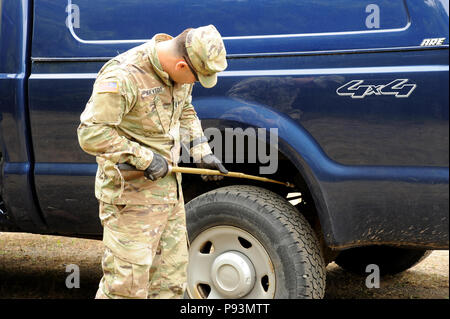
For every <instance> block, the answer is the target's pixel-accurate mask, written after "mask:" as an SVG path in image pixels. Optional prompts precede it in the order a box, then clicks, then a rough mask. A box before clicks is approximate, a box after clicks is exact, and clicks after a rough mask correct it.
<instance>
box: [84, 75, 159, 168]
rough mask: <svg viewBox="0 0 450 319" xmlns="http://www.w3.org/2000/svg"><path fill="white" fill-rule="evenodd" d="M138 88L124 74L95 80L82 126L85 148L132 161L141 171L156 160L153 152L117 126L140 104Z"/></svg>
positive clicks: (118, 160) (108, 157)
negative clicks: (128, 137)
mask: <svg viewBox="0 0 450 319" xmlns="http://www.w3.org/2000/svg"><path fill="white" fill-rule="evenodd" d="M137 92H138V90H137V87H136V85H135V84H134V83H133V81H132V80H131V79H130V78H128V77H126V76H124V75H121V74H109V75H108V74H106V75H103V76H101V77H99V78H97V80H96V81H95V83H94V89H93V92H92V95H91V98H90V99H89V101H88V103H87V105H86V108H85V110H84V111H83V113H82V114H81V117H80V120H81V123H80V125H79V127H78V130H77V133H78V141H79V143H80V146H81V148H82V149H83V150H84V151H85V152H87V153H89V154H91V155H94V156H100V157H103V158H104V159H106V160H110V161H111V162H113V163H129V164H131V165H133V166H135V167H136V168H137V169H139V170H144V169H146V168H147V167H148V166H149V165H150V163H151V161H152V160H153V152H152V151H151V150H150V149H148V148H146V147H144V146H142V145H140V144H139V143H136V142H133V141H130V140H129V139H127V138H126V137H124V136H121V135H119V133H118V131H117V126H118V125H119V124H120V123H121V122H122V118H123V116H124V115H125V114H127V113H128V112H129V111H130V110H131V108H132V107H133V105H134V104H135V103H136V98H137Z"/></svg>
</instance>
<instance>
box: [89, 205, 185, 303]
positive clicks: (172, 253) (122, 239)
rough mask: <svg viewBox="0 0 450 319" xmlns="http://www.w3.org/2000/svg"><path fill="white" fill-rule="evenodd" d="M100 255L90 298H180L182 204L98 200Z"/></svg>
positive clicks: (181, 291) (181, 279) (182, 241)
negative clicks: (98, 278) (95, 288)
mask: <svg viewBox="0 0 450 319" xmlns="http://www.w3.org/2000/svg"><path fill="white" fill-rule="evenodd" d="M100 220H101V222H102V225H103V243H104V245H105V252H104V255H103V258H102V268H103V277H102V279H101V281H100V284H99V289H98V291H97V294H96V296H95V298H97V299H102V298H114V299H116V298H140V299H145V298H155V299H169V298H182V297H183V294H184V291H185V289H186V281H187V275H186V272H187V264H188V243H187V235H186V217H185V211H184V201H183V199H182V197H181V200H180V201H178V203H177V204H161V205H160V204H155V205H146V206H140V205H112V204H107V203H104V202H101V201H100Z"/></svg>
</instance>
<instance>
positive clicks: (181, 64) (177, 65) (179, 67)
mask: <svg viewBox="0 0 450 319" xmlns="http://www.w3.org/2000/svg"><path fill="white" fill-rule="evenodd" d="M186 68H189V66H188V65H187V63H186V61H184V60H183V59H181V60H179V61H178V62H176V63H175V71H184V70H186Z"/></svg>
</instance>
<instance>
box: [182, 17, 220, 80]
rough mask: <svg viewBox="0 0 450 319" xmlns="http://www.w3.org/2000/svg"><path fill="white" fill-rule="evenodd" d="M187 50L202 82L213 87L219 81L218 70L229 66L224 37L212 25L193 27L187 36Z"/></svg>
mask: <svg viewBox="0 0 450 319" xmlns="http://www.w3.org/2000/svg"><path fill="white" fill-rule="evenodd" d="M186 50H187V53H188V55H189V59H190V60H191V63H192V65H193V67H194V69H195V71H197V76H198V79H199V81H200V83H201V84H202V85H203V86H204V87H205V88H212V87H213V86H214V85H216V83H217V72H221V71H223V70H225V69H226V67H227V59H226V51H225V46H224V44H223V41H222V37H221V35H220V33H219V31H217V29H216V28H215V27H214V26H213V25H212V24H210V25H208V26H204V27H199V28H196V29H192V30H191V31H189V32H188V34H187V36H186Z"/></svg>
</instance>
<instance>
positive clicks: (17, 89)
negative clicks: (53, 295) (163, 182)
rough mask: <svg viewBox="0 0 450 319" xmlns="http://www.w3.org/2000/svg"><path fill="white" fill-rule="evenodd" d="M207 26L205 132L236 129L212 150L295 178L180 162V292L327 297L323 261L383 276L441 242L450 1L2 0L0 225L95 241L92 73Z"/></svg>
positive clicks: (201, 100) (444, 233)
mask: <svg viewBox="0 0 450 319" xmlns="http://www.w3.org/2000/svg"><path fill="white" fill-rule="evenodd" d="M208 24H214V25H215V26H216V27H217V29H218V30H219V31H220V32H221V34H222V35H223V37H224V43H225V46H226V48H227V60H228V68H227V69H226V70H225V71H224V72H222V73H220V74H219V81H218V84H217V85H216V86H215V87H214V88H212V89H204V88H202V87H201V86H200V85H196V86H195V88H194V93H193V104H194V106H195V108H196V111H197V113H198V115H199V117H200V119H201V120H202V126H203V129H204V130H205V133H206V134H207V136H208V137H209V138H210V144H213V142H214V139H218V138H217V136H218V135H217V134H216V133H217V132H222V133H223V135H220V134H219V136H222V138H226V137H227V132H228V133H230V132H231V134H232V135H233V136H232V138H234V139H235V140H237V139H241V140H244V143H243V144H241V145H244V149H240V150H235V149H233V148H231V149H229V148H228V149H227V148H226V147H225V148H223V149H221V150H220V149H219V147H215V148H214V149H213V150H214V152H215V154H216V155H218V156H220V157H221V158H222V159H223V160H224V162H225V166H226V167H227V168H228V169H229V170H230V171H239V172H244V173H248V174H253V175H259V174H262V173H264V172H265V173H264V176H265V177H269V178H272V179H275V180H280V181H289V182H291V183H293V184H294V185H295V188H296V189H295V191H293V190H290V189H289V188H287V187H284V186H280V185H277V184H273V183H263V182H259V181H252V180H246V179H234V178H224V179H223V180H222V181H217V182H209V183H205V182H203V181H202V180H201V179H200V177H199V176H198V175H183V190H184V195H185V201H186V203H187V204H186V214H187V222H188V232H189V239H190V265H189V282H188V293H189V297H191V298H322V297H323V295H324V289H325V277H326V273H325V266H326V265H327V264H328V263H330V262H332V261H335V262H336V263H337V264H339V265H340V266H341V267H343V268H344V269H347V270H349V271H354V272H358V273H361V274H364V273H365V272H366V270H367V268H366V267H367V266H368V265H376V267H378V268H379V271H380V273H381V275H383V274H388V273H397V272H401V271H403V270H406V269H408V268H409V267H411V266H412V265H414V264H416V263H417V262H419V261H420V260H422V259H423V258H424V257H426V256H427V254H429V252H430V251H431V250H433V249H448V247H449V239H448V234H449V169H448V166H449V90H448V85H449V45H448V43H449V42H448V38H449V2H448V0H358V1H354V0H340V1H329V0H316V1H309V0H304V1H298V0H286V1H282V2H277V1H267V0H258V1H257V0H248V1H240V0H209V1H204V0H193V1H175V0H166V1H144V0H135V1H111V0H97V1H89V0H66V1H65V0H59V1H53V0H14V1H12V0H3V1H1V0H0V203H1V204H0V229H1V230H2V231H20V232H30V233H38V234H58V235H65V236H78V237H89V238H99V237H100V236H101V234H102V228H101V225H100V221H99V219H98V202H97V200H96V198H95V196H94V176H95V174H96V170H97V165H96V163H95V159H94V157H92V156H89V155H88V154H86V153H84V152H83V151H82V150H81V148H80V147H79V145H78V140H77V133H76V129H77V126H78V125H79V123H80V114H81V112H82V110H83V109H84V107H85V104H86V102H87V100H88V99H89V96H90V94H91V92H92V85H93V83H94V80H95V78H96V75H97V72H98V71H99V70H100V68H101V67H102V65H103V64H104V63H105V62H106V61H108V60H109V59H111V58H113V57H115V56H116V55H118V54H120V53H122V52H124V51H126V50H128V49H130V48H132V47H134V46H137V45H140V44H142V43H144V42H145V41H148V40H149V39H150V38H151V37H152V36H153V35H154V34H156V33H161V32H163V33H168V34H171V35H176V34H178V33H180V32H181V31H182V30H184V29H185V28H187V27H196V26H201V25H208ZM261 129H265V130H266V131H267V132H269V131H270V130H272V131H274V132H276V136H275V137H276V138H274V139H272V138H269V135H270V134H269V135H265V136H260V134H255V133H259V132H261V131H262V130H261ZM274 129H275V130H274ZM272 131H270V132H272ZM213 133H214V134H213ZM270 136H272V135H270ZM219 138H220V137H219ZM215 142H217V141H215ZM255 143H256V145H257V146H258V150H259V149H261V150H265V155H267V151H268V150H269V152H272V153H271V154H272V155H273V154H275V155H276V156H275V158H276V161H275V162H271V163H268V162H267V161H266V157H264V156H258V158H257V159H255V156H252V154H251V152H248V149H247V148H249V147H250V146H251V145H255ZM219 144H220V143H216V145H219ZM225 144H226V143H225ZM226 145H228V144H226ZM226 145H225V146H226ZM238 151H239V152H238ZM238 153H239V154H238ZM263 153H264V152H263ZM258 154H260V153H258ZM261 154H262V153H261ZM238 155H239V156H238ZM271 158H273V156H272V157H271ZM186 165H187V166H189V165H190V164H189V163H187V164H186ZM264 168H265V171H262V169H264Z"/></svg>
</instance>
